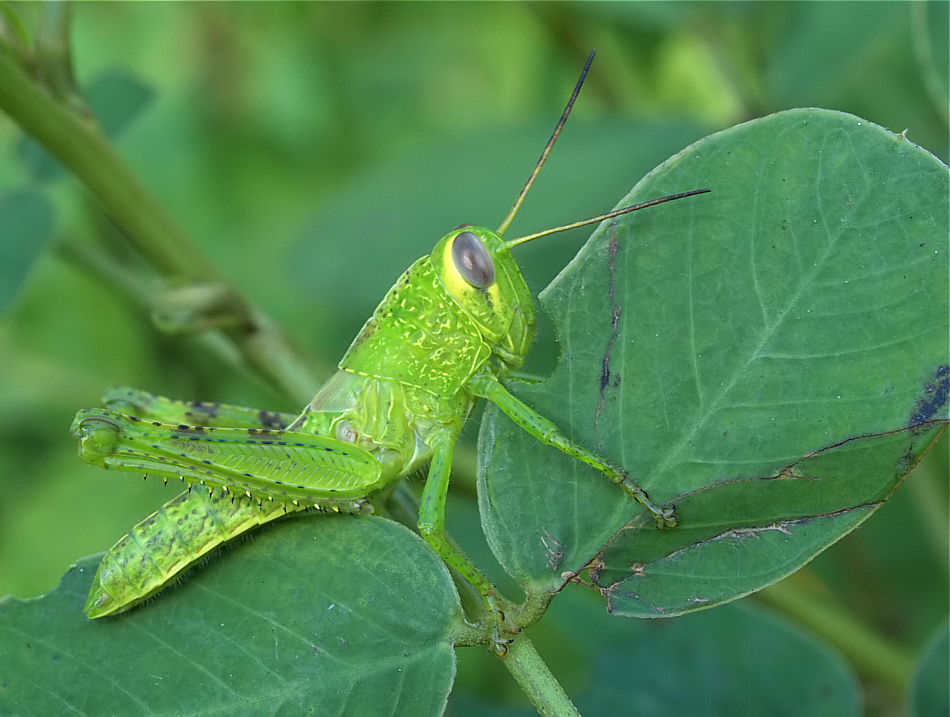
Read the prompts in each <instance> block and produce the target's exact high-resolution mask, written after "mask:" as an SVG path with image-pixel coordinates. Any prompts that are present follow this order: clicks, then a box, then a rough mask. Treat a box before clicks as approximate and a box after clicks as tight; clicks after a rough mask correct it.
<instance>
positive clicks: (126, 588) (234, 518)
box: [84, 487, 312, 618]
mask: <svg viewBox="0 0 950 717" xmlns="http://www.w3.org/2000/svg"><path fill="white" fill-rule="evenodd" d="M307 507H312V506H297V505H293V504H292V503H291V504H282V503H275V502H270V501H265V502H263V503H261V504H258V502H257V501H256V500H254V499H252V498H248V497H247V496H244V495H238V496H235V495H234V494H233V493H231V492H228V491H226V490H223V489H214V490H208V489H205V488H200V489H199V488H198V487H196V488H195V489H194V490H189V491H186V492H184V493H182V494H181V495H179V496H178V497H176V498H174V499H172V500H171V501H169V502H168V503H166V504H165V505H164V506H162V507H161V508H159V509H158V510H157V511H155V512H154V513H152V515H150V516H149V517H148V518H146V519H145V520H143V521H142V522H141V523H139V524H138V525H136V526H135V527H134V528H133V529H132V530H131V531H129V533H128V535H126V536H125V537H124V538H122V539H121V540H119V542H118V543H116V544H115V545H114V546H113V547H112V548H111V549H110V550H109V552H108V553H106V555H105V557H103V559H102V562H100V563H99V569H98V570H97V571H96V575H95V577H94V578H93V583H92V588H91V589H90V591H89V598H88V600H87V601H86V606H85V608H84V609H85V612H86V614H87V615H88V616H89V617H90V618H97V617H104V616H106V615H115V614H119V613H123V612H125V611H127V610H130V609H132V608H133V607H135V606H136V605H138V604H140V603H142V602H144V601H145V600H147V599H148V598H150V597H151V596H153V595H155V594H156V593H158V592H159V591H161V590H163V589H165V588H166V587H168V585H169V584H170V583H171V582H172V581H174V580H175V579H176V578H178V577H180V576H181V575H182V574H183V573H184V572H185V571H187V570H188V569H189V568H192V567H193V566H195V565H196V563H199V562H200V561H202V560H203V559H204V558H206V557H207V556H208V555H209V553H211V552H212V551H213V550H215V549H216V548H218V547H219V546H221V545H223V544H224V543H226V542H228V541H230V540H232V539H234V538H236V537H238V536H239V535H241V534H242V533H244V532H246V531H248V530H250V529H251V528H254V527H257V526H260V525H264V524H265V523H269V522H270V521H272V520H276V519H277V518H281V517H283V516H284V515H286V514H288V513H294V512H299V511H302V510H305V509H306V508H307Z"/></svg>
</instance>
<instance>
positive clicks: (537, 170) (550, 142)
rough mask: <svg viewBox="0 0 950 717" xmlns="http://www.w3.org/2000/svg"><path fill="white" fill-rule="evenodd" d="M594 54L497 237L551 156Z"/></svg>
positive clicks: (591, 55)
mask: <svg viewBox="0 0 950 717" xmlns="http://www.w3.org/2000/svg"><path fill="white" fill-rule="evenodd" d="M596 54H597V50H592V51H591V53H590V57H588V58H587V64H586V65H584V70H583V71H582V72H581V76H580V77H579V78H578V80H577V84H576V85H575V86H574V92H572V93H571V99H569V100H568V101H567V107H565V108H564V112H563V113H562V114H561V119H559V120H558V123H557V127H555V128H554V134H552V135H551V139H549V140H548V143H547V145H546V146H545V147H544V151H543V152H541V157H540V158H539V159H538V163H537V164H536V165H534V169H533V170H531V175H530V176H529V177H528V181H527V182H525V183H524V186H523V187H522V188H521V193H520V194H519V195H518V198H517V199H516V200H515V203H514V206H513V207H512V208H511V209H510V210H509V211H508V214H506V215H505V220H504V221H503V222H502V223H501V226H499V227H498V232H497V233H498V236H504V235H505V231H506V230H507V229H508V225H510V224H511V222H512V221H513V220H514V218H515V215H516V214H517V213H518V210H519V209H521V204H522V203H523V202H524V198H525V197H526V196H528V191H529V190H530V189H531V185H533V184H534V180H535V179H537V178H538V175H539V174H540V173H541V167H543V166H544V163H545V161H547V158H548V155H549V154H551V148H552V147H553V146H554V143H555V142H557V138H558V135H559V134H561V128H562V127H564V123H565V122H567V118H568V117H569V116H570V114H571V109H572V108H573V107H574V100H576V99H577V95H579V94H580V91H581V87H582V86H583V84H584V79H585V78H586V77H587V71H588V70H589V69H590V66H591V63H592V62H593V61H594V55H596Z"/></svg>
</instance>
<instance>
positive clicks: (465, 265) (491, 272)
mask: <svg viewBox="0 0 950 717" xmlns="http://www.w3.org/2000/svg"><path fill="white" fill-rule="evenodd" d="M452 261H453V262H455V268H456V270H457V271H458V273H459V274H461V275H462V278H463V279H465V281H467V282H468V283H469V284H471V285H472V286H474V287H475V288H476V289H487V288H488V287H489V286H491V285H492V284H494V283H495V263H494V262H493V261H492V258H491V254H489V253H488V249H486V248H485V245H484V244H482V241H481V239H479V238H478V237H477V236H475V235H474V234H473V233H472V232H462V233H461V234H459V235H458V236H457V237H455V241H454V242H452Z"/></svg>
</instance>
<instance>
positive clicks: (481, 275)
mask: <svg viewBox="0 0 950 717" xmlns="http://www.w3.org/2000/svg"><path fill="white" fill-rule="evenodd" d="M431 261H432V267H433V269H434V270H435V274H436V276H437V277H438V279H439V281H440V282H441V283H442V285H443V286H444V287H445V290H446V292H447V293H448V294H449V296H450V297H451V298H452V299H453V300H454V301H455V303H456V304H458V306H459V308H460V309H461V310H462V311H463V312H465V313H466V314H467V315H468V316H469V317H470V318H471V319H472V321H474V322H475V324H476V326H477V327H478V330H479V332H480V333H481V335H482V338H483V339H484V341H485V343H486V344H488V345H489V346H491V347H492V353H493V354H495V356H496V358H498V359H499V360H501V361H502V363H503V364H504V365H505V366H506V367H507V368H509V369H514V368H517V367H518V366H520V365H521V363H522V361H523V360H524V357H525V356H526V355H527V353H528V349H529V348H530V346H531V340H532V339H533V338H534V321H535V316H534V302H533V301H532V299H531V292H530V291H529V290H528V286H527V284H525V281H524V277H522V275H521V270H520V269H519V268H518V264H517V262H515V260H514V257H513V256H512V255H511V248H510V247H509V246H508V245H507V244H506V243H505V241H504V240H503V239H502V238H501V236H499V235H498V234H497V233H496V232H494V231H492V230H491V229H486V228H485V227H473V226H468V225H462V226H459V227H456V228H455V229H454V230H453V231H452V232H451V233H449V234H447V235H446V236H444V237H443V238H442V239H441V240H440V241H439V243H438V244H436V246H435V249H433V250H432V254H431Z"/></svg>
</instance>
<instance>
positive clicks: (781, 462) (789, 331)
mask: <svg viewBox="0 0 950 717" xmlns="http://www.w3.org/2000/svg"><path fill="white" fill-rule="evenodd" d="M700 188H709V189H711V190H712V192H711V193H710V194H706V195H702V196H700V197H692V198H689V199H686V200H683V201H679V202H676V203H672V204H669V205H665V206H663V207H657V208H653V209H650V210H646V211H642V212H637V213H635V214H632V215H629V216H626V217H624V218H623V219H622V220H621V221H619V222H614V223H612V224H610V225H609V226H604V227H602V228H601V229H600V230H599V231H598V232H597V233H596V234H595V235H594V236H593V237H592V238H591V240H590V242H588V244H587V245H586V246H585V247H584V248H583V249H582V251H581V252H580V254H579V255H578V256H577V258H576V259H575V260H574V261H573V262H572V263H571V264H570V265H569V266H568V267H567V268H566V269H565V270H564V271H563V272H562V273H561V275H560V276H558V278H557V279H556V280H555V281H554V282H553V283H552V284H551V286H549V287H548V288H547V289H546V290H545V291H544V292H542V294H541V301H542V304H543V306H544V308H545V310H547V311H548V312H549V313H550V314H551V315H552V317H553V319H554V321H555V324H556V326H557V331H558V339H559V341H560V345H561V351H562V355H561V360H560V363H559V365H558V369H557V371H556V372H555V373H554V375H553V376H552V377H551V378H550V380H548V381H546V382H544V383H540V384H533V385H527V384H518V383H513V384H512V385H511V388H512V390H513V391H515V392H516V393H517V394H518V396H519V397H520V398H521V399H522V400H524V401H526V402H527V403H529V404H530V405H531V406H532V407H534V408H536V409H537V410H539V411H540V412H542V413H544V414H545V415H548V416H549V417H550V418H552V419H553V420H554V421H555V422H556V423H558V425H559V426H560V427H561V428H562V429H563V430H564V431H565V432H566V433H567V434H568V435H569V436H570V437H571V438H572V439H573V440H575V441H578V442H579V443H581V444H583V445H587V446H590V447H591V448H594V449H596V450H598V451H600V452H601V453H603V455H605V456H606V457H608V458H609V459H610V460H611V461H613V462H614V463H615V464H616V465H619V466H622V467H623V468H624V469H625V470H627V471H628V472H629V474H630V475H631V476H632V477H633V478H634V480H636V481H637V482H638V483H639V484H640V485H641V486H642V487H643V488H645V489H646V490H647V491H648V492H649V494H650V496H651V498H652V499H653V500H654V501H655V502H657V503H663V504H666V505H669V504H674V505H675V506H676V514H677V516H678V517H679V520H680V523H679V525H678V527H676V528H675V529H672V530H663V531H661V530H657V529H656V528H655V527H654V524H653V523H652V521H650V520H648V519H647V517H646V516H645V515H644V513H643V511H642V510H641V509H640V508H639V507H638V506H637V504H636V503H634V502H633V501H632V500H630V499H628V498H627V497H626V496H625V495H624V494H623V493H622V491H621V490H620V489H619V488H617V487H616V486H614V485H612V484H609V483H608V482H607V481H604V480H603V478H601V477H600V476H598V475H597V474H596V473H594V472H593V471H591V470H588V469H586V468H585V467H583V466H581V465H579V464H577V463H576V462H574V461H571V460H570V459H569V458H565V457H564V456H561V455H559V452H558V451H556V450H553V449H549V448H543V447H539V446H537V445H532V441H531V439H526V438H525V437H524V436H523V434H521V432H520V431H519V430H518V429H517V428H516V427H514V426H513V425H512V424H511V423H510V422H508V420H507V419H506V418H505V417H504V416H502V415H501V414H500V413H499V412H498V411H496V410H493V409H490V410H488V411H487V412H486V418H485V420H484V422H483V424H482V430H481V435H480V453H479V491H480V492H479V500H480V503H481V508H482V521H483V526H484V528H485V532H486V535H487V536H488V539H489V543H490V544H491V546H492V549H493V551H494V552H495V555H496V556H497V557H498V559H499V561H500V562H501V563H502V564H503V565H504V566H505V568H506V569H507V570H508V571H509V572H510V573H511V575H512V576H514V577H515V578H516V579H517V580H519V582H521V583H522V585H524V586H525V587H526V588H527V589H528V590H529V591H531V592H534V593H538V592H555V591H557V590H559V589H560V588H561V587H562V586H563V585H564V584H565V582H566V581H568V580H571V579H573V578H575V577H578V576H579V575H580V574H581V573H583V572H584V571H587V572H586V573H585V575H584V576H582V579H585V580H587V579H589V580H590V581H591V582H592V583H593V585H594V586H595V587H597V588H598V589H599V590H600V591H601V592H602V593H603V594H604V595H605V596H606V597H607V599H608V603H609V608H610V609H611V610H612V611H613V612H615V613H618V614H623V615H630V616H641V617H658V616H671V615H676V614H681V613H683V612H686V611H690V610H694V609H699V608H703V607H709V606H711V605H715V604H718V603H722V602H725V601H728V600H732V599H735V598H738V597H741V596H743V595H746V594H748V593H750V592H753V591H755V590H758V589H760V588H762V587H765V586H766V585H769V584H771V583H773V582H775V581H777V580H779V579H781V578H782V577H784V576H786V575H788V574H789V573H791V572H794V571H795V570H797V569H798V568H800V567H801V566H802V565H803V564H805V563H806V562H807V561H808V560H810V559H811V558H813V557H814V556H815V555H816V554H818V553H819V552H820V551H821V550H823V549H824V548H826V547H828V546H829V545H831V544H832V543H833V542H835V541H836V540H838V539H839V538H840V537H842V536H843V535H845V534H846V533H847V532H849V531H850V530H852V529H853V528H854V527H856V526H857V525H858V524H859V523H860V522H861V521H863V520H864V519H865V518H867V517H868V516H869V515H870V514H871V513H872V512H873V511H874V510H875V509H876V508H877V507H878V506H880V505H881V504H882V503H883V501H885V500H886V499H887V498H888V496H889V495H890V494H891V493H892V492H893V491H894V490H895V489H896V488H897V486H898V485H899V484H900V482H901V481H902V480H903V478H904V477H905V476H906V474H907V473H908V472H909V471H910V470H911V468H913V466H914V465H915V464H916V463H917V461H918V460H919V459H920V457H921V456H922V455H923V454H924V453H925V452H926V450H927V449H928V448H929V447H930V446H931V445H932V444H933V442H934V441H935V440H936V438H937V437H938V436H939V435H940V434H941V433H942V431H943V430H944V429H945V427H946V424H947V416H948V410H947V401H948V386H950V367H948V356H947V346H948V329H947V320H946V307H947V304H948V279H947V258H948V246H947V244H948V241H947V237H948V220H947V195H948V172H947V168H946V167H945V166H944V165H943V164H942V163H940V162H939V161H938V160H937V159H935V158H934V157H933V156H931V155H930V154H928V153H927V152H926V151H924V150H922V149H921V148H919V147H917V146H915V145H914V144H912V143H911V142H909V141H908V140H907V139H906V138H905V137H904V136H902V135H896V134H893V133H891V132H889V131H887V130H885V129H883V128H881V127H877V126H875V125H871V124H869V123H867V122H866V121H864V120H861V119H859V118H857V117H854V116H851V115H847V114H843V113H839V112H830V111H824V110H793V111H789V112H783V113H780V114H776V115H772V116H769V117H765V118H763V119H759V120H755V121H752V122H749V123H746V124H744V125H740V126H738V127H735V128H732V129H730V130H727V131H725V132H722V133H719V134H717V135H713V136H710V137H708V138H706V139H704V140H702V141H700V142H698V143H697V144H695V145H693V146H691V147H689V148H688V149H686V150H685V151H683V152H682V153H681V154H680V155H678V156H676V157H674V158H672V159H671V160H670V161H668V162H667V163H665V164H664V165H663V166H661V167H659V168H658V169H657V170H655V171H654V172H653V173H651V175H649V176H648V177H646V178H645V179H644V180H643V181H642V182H641V183H640V184H639V185H638V186H637V187H636V188H635V189H634V191H633V192H632V193H631V194H630V195H629V196H628V197H627V198H626V199H625V200H624V202H623V203H622V204H624V205H625V204H631V203H634V202H638V201H643V200H645V199H649V198H651V197H657V196H662V195H665V194H670V193H674V192H680V191H687V190H691V189H700Z"/></svg>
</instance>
